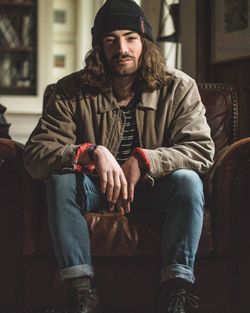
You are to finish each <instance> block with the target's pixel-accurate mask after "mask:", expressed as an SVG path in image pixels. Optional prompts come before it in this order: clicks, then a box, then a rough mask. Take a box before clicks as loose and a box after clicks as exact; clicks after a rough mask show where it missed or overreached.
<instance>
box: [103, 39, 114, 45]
mask: <svg viewBox="0 0 250 313" xmlns="http://www.w3.org/2000/svg"><path fill="white" fill-rule="evenodd" d="M104 42H105V43H106V44H112V43H113V42H114V39H113V38H106V39H105V40H104Z"/></svg>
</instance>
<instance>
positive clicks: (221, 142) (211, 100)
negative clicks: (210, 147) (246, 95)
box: [198, 83, 238, 153]
mask: <svg viewBox="0 0 250 313" xmlns="http://www.w3.org/2000/svg"><path fill="white" fill-rule="evenodd" d="M198 88H199V91H200V95H201V99H202V102H203V103H204V105H205V107H206V117H207V121H208V124H209V126H210V128H211V135H212V138H213V140H214V143H215V151H216V153H218V152H219V151H220V150H221V149H222V148H224V147H225V146H227V145H230V144H232V143H233V142H234V141H236V140H237V138H238V103H237V96H236V91H235V89H234V88H233V87H232V86H229V85H226V84H214V83H198Z"/></svg>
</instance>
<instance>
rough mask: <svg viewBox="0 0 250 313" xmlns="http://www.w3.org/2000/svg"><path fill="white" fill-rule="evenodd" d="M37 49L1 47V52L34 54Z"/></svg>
mask: <svg viewBox="0 0 250 313" xmlns="http://www.w3.org/2000/svg"><path fill="white" fill-rule="evenodd" d="M34 50H35V48H33V47H19V48H9V47H0V52H34Z"/></svg>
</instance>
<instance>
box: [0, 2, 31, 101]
mask: <svg viewBox="0 0 250 313" xmlns="http://www.w3.org/2000/svg"><path fill="white" fill-rule="evenodd" d="M36 92H37V0H0V94H2V95H35V94H36Z"/></svg>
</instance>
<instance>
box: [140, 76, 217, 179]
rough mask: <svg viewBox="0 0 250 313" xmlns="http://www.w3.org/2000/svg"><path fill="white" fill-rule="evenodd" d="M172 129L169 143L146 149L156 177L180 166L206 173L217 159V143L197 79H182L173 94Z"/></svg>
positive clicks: (180, 167)
mask: <svg viewBox="0 0 250 313" xmlns="http://www.w3.org/2000/svg"><path fill="white" fill-rule="evenodd" d="M172 114H173V115H172V119H171V122H170V126H169V127H168V129H166V132H168V137H169V138H170V140H169V146H168V147H159V148H157V149H155V150H150V149H144V153H145V155H146V157H147V159H148V160H149V164H150V172H149V175H150V176H151V177H152V178H159V177H162V176H165V175H168V174H169V173H171V172H173V171H175V170H177V169H192V170H194V171H196V172H198V173H199V174H204V173H206V172H207V170H208V169H209V168H210V166H211V165H212V163H213V156H214V143H213V141H212V139H211V135H210V127H209V126H208V124H207V120H206V117H205V107H204V105H203V104H202V102H201V98H200V95H199V91H198V88H197V85H196V83H195V81H194V80H193V79H191V78H190V79H189V80H188V81H185V82H183V81H182V82H180V83H179V85H178V86H177V87H176V90H175V93H174V96H173V112H172Z"/></svg>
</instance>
